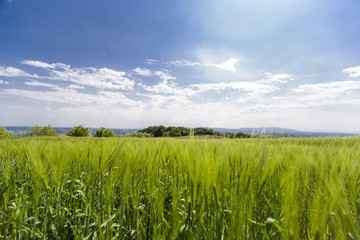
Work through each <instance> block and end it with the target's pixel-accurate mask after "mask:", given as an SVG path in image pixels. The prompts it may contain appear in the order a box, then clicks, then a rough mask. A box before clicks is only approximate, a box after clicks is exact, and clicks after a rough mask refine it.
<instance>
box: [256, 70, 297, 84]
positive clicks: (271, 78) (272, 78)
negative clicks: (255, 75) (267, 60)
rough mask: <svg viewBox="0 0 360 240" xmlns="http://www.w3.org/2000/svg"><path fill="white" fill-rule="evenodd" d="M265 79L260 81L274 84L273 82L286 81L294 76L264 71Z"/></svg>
mask: <svg viewBox="0 0 360 240" xmlns="http://www.w3.org/2000/svg"><path fill="white" fill-rule="evenodd" d="M264 76H265V79H262V80H260V81H259V82H260V83H265V84H274V83H287V82H288V81H289V80H294V79H295V76H294V75H293V74H286V73H282V74H273V73H269V72H267V73H264Z"/></svg>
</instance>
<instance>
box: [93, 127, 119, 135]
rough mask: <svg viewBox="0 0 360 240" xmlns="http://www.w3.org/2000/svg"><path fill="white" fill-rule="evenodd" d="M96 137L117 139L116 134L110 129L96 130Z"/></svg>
mask: <svg viewBox="0 0 360 240" xmlns="http://www.w3.org/2000/svg"><path fill="white" fill-rule="evenodd" d="M95 137H115V133H114V132H113V131H110V130H109V129H108V128H104V127H102V128H100V129H97V130H96V133H95Z"/></svg>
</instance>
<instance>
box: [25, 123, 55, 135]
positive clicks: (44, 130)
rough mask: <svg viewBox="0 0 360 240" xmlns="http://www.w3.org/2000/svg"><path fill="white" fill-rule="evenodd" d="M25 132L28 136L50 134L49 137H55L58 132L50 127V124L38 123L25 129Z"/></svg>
mask: <svg viewBox="0 0 360 240" xmlns="http://www.w3.org/2000/svg"><path fill="white" fill-rule="evenodd" d="M26 134H27V135H29V136H49V137H50V136H51V137H56V136H58V135H59V134H58V133H57V132H56V131H55V130H53V129H52V127H51V126H50V125H48V126H44V127H42V126H39V125H35V126H34V127H32V128H29V129H28V130H27V131H26Z"/></svg>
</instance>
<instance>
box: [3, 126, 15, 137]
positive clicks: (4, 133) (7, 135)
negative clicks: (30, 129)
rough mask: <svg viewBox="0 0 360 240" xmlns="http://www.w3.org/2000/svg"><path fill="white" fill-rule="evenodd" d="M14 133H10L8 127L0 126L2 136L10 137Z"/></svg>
mask: <svg viewBox="0 0 360 240" xmlns="http://www.w3.org/2000/svg"><path fill="white" fill-rule="evenodd" d="M12 136H13V135H12V134H11V133H9V132H8V131H6V129H5V128H4V127H2V126H0V138H9V137H12Z"/></svg>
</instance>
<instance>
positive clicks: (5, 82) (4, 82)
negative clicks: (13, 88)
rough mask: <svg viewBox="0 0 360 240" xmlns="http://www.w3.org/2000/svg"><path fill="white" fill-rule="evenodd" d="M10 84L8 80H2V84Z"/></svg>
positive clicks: (0, 81)
mask: <svg viewBox="0 0 360 240" xmlns="http://www.w3.org/2000/svg"><path fill="white" fill-rule="evenodd" d="M8 84H9V82H8V81H4V80H0V85H8Z"/></svg>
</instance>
